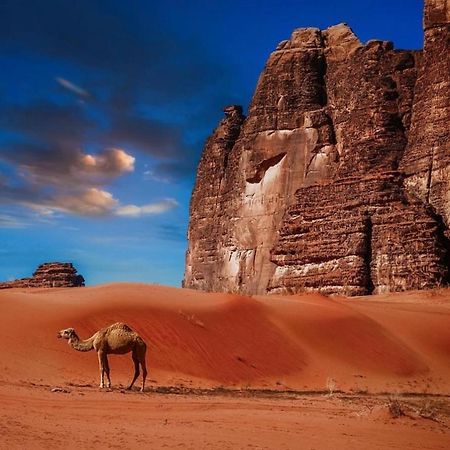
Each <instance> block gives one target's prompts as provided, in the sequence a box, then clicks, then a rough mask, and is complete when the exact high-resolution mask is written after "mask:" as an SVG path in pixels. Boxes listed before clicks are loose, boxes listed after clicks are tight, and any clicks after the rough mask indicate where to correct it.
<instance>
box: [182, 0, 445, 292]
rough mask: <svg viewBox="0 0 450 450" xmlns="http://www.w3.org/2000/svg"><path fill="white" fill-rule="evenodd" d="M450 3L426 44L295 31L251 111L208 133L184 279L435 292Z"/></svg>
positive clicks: (269, 68)
mask: <svg viewBox="0 0 450 450" xmlns="http://www.w3.org/2000/svg"><path fill="white" fill-rule="evenodd" d="M448 16H449V8H448V4H447V2H446V0H430V1H427V2H426V8H425V20H424V25H425V46H424V50H423V52H415V51H398V50H394V48H393V45H392V43H391V42H386V41H377V40H373V41H369V42H367V43H366V44H362V43H361V42H360V41H359V40H358V38H357V37H356V36H355V35H354V33H353V32H352V30H351V29H350V28H349V27H348V26H347V25H345V24H341V25H337V26H334V27H331V28H329V29H327V30H325V31H321V30H319V29H315V28H307V29H299V30H295V31H294V33H293V34H292V36H291V38H290V39H289V40H288V41H283V42H281V43H280V44H279V45H278V47H277V49H276V50H275V51H274V52H273V53H272V54H271V55H270V57H269V60H268V62H267V64H266V66H265V68H264V70H263V72H262V74H261V76H260V78H259V81H258V85H257V87H256V91H255V94H254V96H253V99H252V102H251V105H250V107H249V112H248V117H247V118H245V119H244V117H243V116H242V110H241V108H240V107H237V106H230V107H227V108H226V110H225V114H226V117H225V119H223V120H222V121H221V123H220V124H219V126H218V128H217V129H216V130H215V132H214V134H213V135H212V136H211V137H210V138H209V139H208V141H207V143H206V146H205V150H204V153H203V156H202V159H201V161H200V164H199V169H198V174H197V182H196V185H195V188H194V192H193V194H192V200H191V211H190V224H189V235H188V238H189V248H188V252H187V256H186V272H185V280H184V285H185V286H186V287H192V288H197V289H203V290H209V291H231V292H242V293H247V294H256V293H258V294H259V293H266V292H298V291H305V290H306V291H307V290H318V291H322V292H325V293H344V294H347V295H361V294H367V293H380V292H385V291H396V290H405V289H412V288H418V289H420V288H426V287H433V286H436V285H439V284H441V283H445V282H446V281H447V280H448V272H449V259H448V255H449V250H450V246H449V241H448V237H449V234H448V229H449V224H450V186H449V180H450V149H449V147H448V146H449V125H448V124H449V122H450V120H449V119H450V117H449V114H450V105H449V83H450V78H449V74H450V70H449V58H448V54H449V24H448V22H449V21H448Z"/></svg>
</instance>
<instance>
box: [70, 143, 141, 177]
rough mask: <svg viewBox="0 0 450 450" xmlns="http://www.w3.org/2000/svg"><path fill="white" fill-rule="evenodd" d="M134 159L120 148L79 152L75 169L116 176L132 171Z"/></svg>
mask: <svg viewBox="0 0 450 450" xmlns="http://www.w3.org/2000/svg"><path fill="white" fill-rule="evenodd" d="M135 161H136V159H135V158H134V157H133V156H131V155H129V154H128V153H126V152H125V151H123V150H122V149H120V148H108V149H106V150H104V151H103V153H100V154H98V155H89V154H80V155H79V159H78V164H77V167H76V169H77V170H82V171H83V172H85V173H88V174H94V175H107V176H118V175H121V174H123V173H125V172H133V170H134V162H135Z"/></svg>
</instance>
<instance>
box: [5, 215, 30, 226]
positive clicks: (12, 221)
mask: <svg viewBox="0 0 450 450" xmlns="http://www.w3.org/2000/svg"><path fill="white" fill-rule="evenodd" d="M26 226H27V223H26V222H24V221H23V220H20V219H18V218H17V217H14V216H10V215H9V214H0V228H25V227H26Z"/></svg>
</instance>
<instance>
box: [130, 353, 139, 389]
mask: <svg viewBox="0 0 450 450" xmlns="http://www.w3.org/2000/svg"><path fill="white" fill-rule="evenodd" d="M131 356H132V358H133V362H134V376H133V380H132V381H131V383H130V385H129V386H128V387H127V389H131V388H132V387H133V384H134V382H135V381H136V380H137V377H138V376H139V359H138V357H137V354H136V352H135V351H134V350H133V353H132V354H131Z"/></svg>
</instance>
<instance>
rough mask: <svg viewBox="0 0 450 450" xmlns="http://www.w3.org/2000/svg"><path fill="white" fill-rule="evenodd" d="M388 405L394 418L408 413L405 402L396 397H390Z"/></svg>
mask: <svg viewBox="0 0 450 450" xmlns="http://www.w3.org/2000/svg"><path fill="white" fill-rule="evenodd" d="M387 406H388V409H389V413H390V414H391V416H392V417H393V418H394V419H398V418H399V417H403V416H405V415H406V413H405V407H404V405H403V403H402V402H401V401H400V400H399V399H398V398H396V397H390V398H389V400H388V404H387Z"/></svg>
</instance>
